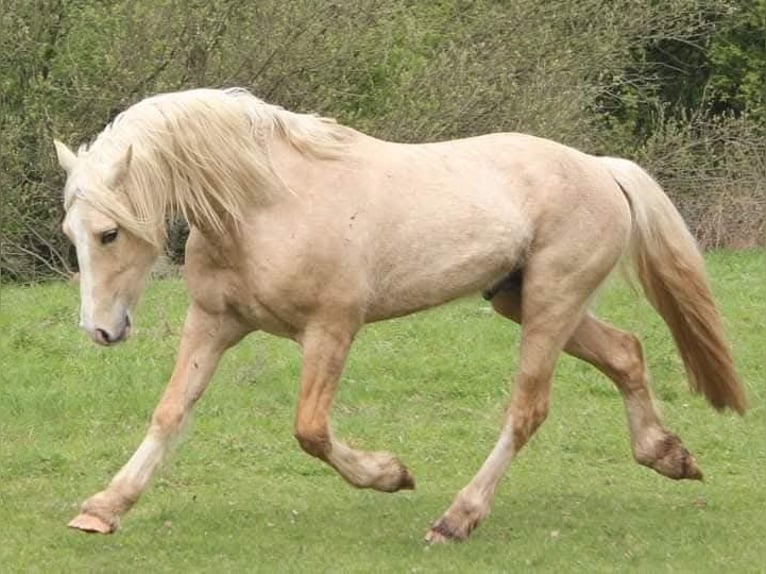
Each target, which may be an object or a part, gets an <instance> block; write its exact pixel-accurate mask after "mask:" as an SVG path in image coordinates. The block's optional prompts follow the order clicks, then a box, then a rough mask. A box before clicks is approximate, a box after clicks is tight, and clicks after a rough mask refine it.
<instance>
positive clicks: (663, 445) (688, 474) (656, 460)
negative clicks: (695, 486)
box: [639, 433, 703, 480]
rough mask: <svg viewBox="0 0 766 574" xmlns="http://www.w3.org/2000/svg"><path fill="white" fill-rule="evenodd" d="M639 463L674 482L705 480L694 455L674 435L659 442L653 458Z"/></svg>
mask: <svg viewBox="0 0 766 574" xmlns="http://www.w3.org/2000/svg"><path fill="white" fill-rule="evenodd" d="M639 462H641V464H645V465H646V466H649V467H650V468H652V469H654V470H655V471H656V472H658V473H660V474H662V475H663V476H667V477H668V478H672V479H673V480H684V479H687V480H703V477H702V471H701V470H700V467H699V466H698V465H697V461H696V460H695V458H694V455H692V454H691V453H690V452H689V451H688V450H687V449H686V447H685V446H684V445H683V443H682V442H681V439H680V438H678V437H677V436H676V435H674V434H672V433H667V434H666V435H665V436H664V437H663V438H662V440H661V441H659V442H658V444H657V446H656V447H655V449H654V453H653V456H652V457H650V458H648V459H646V460H641V459H640V460H639Z"/></svg>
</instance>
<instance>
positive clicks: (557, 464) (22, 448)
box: [0, 251, 766, 573]
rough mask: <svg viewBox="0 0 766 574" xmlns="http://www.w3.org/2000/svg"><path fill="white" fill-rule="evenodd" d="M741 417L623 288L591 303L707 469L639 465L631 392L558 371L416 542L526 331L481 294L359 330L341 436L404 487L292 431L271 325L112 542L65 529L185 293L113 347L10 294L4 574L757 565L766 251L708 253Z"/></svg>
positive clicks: (131, 441)
mask: <svg viewBox="0 0 766 574" xmlns="http://www.w3.org/2000/svg"><path fill="white" fill-rule="evenodd" d="M708 262H709V269H710V274H711V277H712V281H713V284H714V290H715V292H716V295H717V297H718V300H719V301H720V303H721V306H722V309H723V313H724V316H725V321H726V324H727V327H728V332H729V335H730V338H731V340H732V344H733V347H734V353H735V356H736V359H737V362H738V366H739V369H740V371H741V374H742V376H743V378H744V380H745V381H746V384H747V386H748V390H749V398H750V404H751V409H750V412H749V413H748V415H747V417H746V418H744V419H740V418H738V417H735V416H732V415H726V416H721V415H718V414H716V413H715V412H714V411H713V410H712V409H710V408H709V407H708V406H707V405H706V404H705V403H704V402H703V401H702V399H700V398H698V397H693V396H692V395H690V393H689V392H688V391H687V389H686V382H685V380H684V379H683V375H682V368H681V365H680V361H679V359H678V357H677V355H676V354H675V352H674V350H673V348H672V344H671V341H670V338H669V334H668V332H667V330H666V329H665V327H664V325H663V324H662V323H661V321H660V320H659V319H658V317H657V316H656V315H655V314H654V312H653V311H652V310H651V309H650V307H649V306H648V304H647V303H646V302H645V301H644V300H643V298H640V297H636V296H635V295H634V294H633V293H632V292H631V291H630V290H629V289H628V288H627V287H626V286H625V285H624V284H623V283H622V282H621V281H619V280H615V281H614V282H613V283H610V284H609V285H608V286H607V287H606V288H605V289H604V290H603V292H602V294H601V296H600V297H599V300H598V302H597V307H598V309H599V313H600V314H601V315H602V316H604V317H606V318H608V319H609V320H611V321H612V322H613V323H615V324H616V325H619V326H621V327H623V328H626V329H630V330H633V331H635V332H637V333H639V334H640V336H641V338H642V341H643V342H644V346H645V353H646V356H647V358H648V362H649V365H650V369H651V371H652V374H653V379H654V389H655V393H656V396H657V402H658V403H659V404H660V406H661V408H662V411H663V413H664V417H665V420H666V422H667V424H668V426H669V428H671V430H674V431H675V432H677V433H678V434H680V435H681V437H683V439H684V441H685V443H686V445H687V447H688V448H689V449H690V450H691V451H692V452H693V453H694V454H695V455H696V456H697V459H698V461H699V462H700V464H701V467H702V469H703V471H704V472H705V476H706V482H704V483H696V482H695V483H692V482H682V483H677V482H672V481H670V480H667V479H665V478H663V477H660V476H659V475H657V474H655V473H653V472H652V471H650V470H648V469H645V468H643V467H639V466H638V465H636V464H635V463H634V462H632V459H631V456H630V451H629V446H628V438H627V428H626V424H625V417H624V414H623V407H622V402H621V400H620V399H619V397H618V395H617V392H616V391H615V390H614V388H613V387H612V385H611V384H610V383H609V382H608V381H607V380H606V379H605V378H604V377H602V376H601V375H599V374H598V373H597V372H596V371H595V370H593V369H592V368H590V367H588V366H587V365H584V364H581V363H579V362H577V361H575V360H573V359H570V358H568V357H567V358H563V359H562V360H561V361H560V362H559V365H558V369H557V375H556V382H555V384H554V397H553V405H552V411H551V414H550V416H549V418H548V420H547V422H546V423H545V425H544V426H543V428H542V429H541V431H540V432H539V433H538V434H537V435H536V436H535V438H534V439H533V440H532V441H531V443H530V445H529V446H528V447H527V448H526V449H525V450H524V451H523V453H522V454H521V456H520V457H519V458H518V459H517V460H516V462H515V463H514V464H513V465H512V467H511V469H510V471H509V473H508V475H507V477H506V479H505V480H504V482H503V483H502V485H501V487H500V489H499V491H498V493H497V496H496V499H495V503H494V506H493V512H492V514H491V516H490V517H489V519H488V520H487V521H486V522H485V523H484V524H482V526H481V527H480V528H479V529H478V530H477V531H476V532H475V533H474V535H473V537H472V538H471V540H470V541H469V542H467V543H465V544H461V545H454V546H447V547H432V548H431V547H428V546H426V545H424V544H423V542H422V538H423V535H424V534H425V532H426V530H427V527H428V525H429V523H430V522H431V521H432V520H434V519H436V518H437V517H438V516H439V515H440V514H441V512H442V511H443V510H444V509H445V508H446V506H447V505H448V504H449V502H450V501H451V499H452V497H453V495H454V494H455V493H456V491H457V490H458V489H459V488H460V487H462V486H463V485H464V484H465V483H466V482H467V481H468V480H469V479H470V477H471V476H472V475H473V473H474V472H475V471H476V470H477V468H478V466H479V465H480V464H481V461H482V460H483V459H484V457H485V456H486V455H487V454H488V452H489V450H490V449H491V447H492V445H493V444H494V441H495V439H496V437H497V433H498V429H499V423H500V420H501V414H502V410H503V406H504V404H505V401H506V398H507V394H508V383H507V381H508V380H509V378H510V375H511V373H512V372H513V370H514V367H515V364H516V360H517V355H516V347H517V342H518V330H517V328H516V327H515V326H514V325H512V324H511V323H509V322H507V321H505V320H503V319H501V318H499V317H497V316H495V315H494V314H492V313H491V312H490V310H489V307H488V305H487V304H486V303H485V302H484V301H481V300H480V299H469V300H465V301H461V302H458V303H456V304H453V305H450V306H447V307H444V308H441V309H438V310H435V311H431V312H428V313H424V314H420V315H417V316H414V317H410V318H405V319H401V320H396V321H392V322H388V323H383V324H378V325H374V326H371V327H368V328H367V329H366V330H365V331H364V332H363V334H362V335H361V336H360V337H359V340H358V342H357V344H356V346H355V349H354V352H353V354H352V358H351V361H350V364H349V366H348V369H347V372H346V375H345V377H344V381H343V384H342V386H341V391H340V394H339V397H338V400H337V403H336V407H335V411H334V425H335V428H336V429H337V431H338V433H339V435H340V436H342V437H343V438H345V439H348V440H349V441H350V442H352V443H354V444H357V445H359V446H364V447H367V448H371V449H381V450H391V451H394V452H396V453H397V454H398V455H399V456H400V457H401V458H402V460H403V461H405V463H406V464H407V465H408V466H409V468H410V469H411V470H412V472H413V473H414V475H415V479H416V481H417V490H415V491H414V492H407V493H398V494H394V495H386V494H380V493H375V492H369V491H356V490H353V489H352V488H350V487H349V486H347V485H346V484H345V483H344V482H343V481H342V480H341V479H340V478H339V477H338V476H336V475H335V473H334V472H333V471H331V470H330V469H329V468H328V467H326V466H324V465H323V464H321V463H319V462H318V461H315V460H313V459H310V458H309V457H308V456H307V455H305V454H303V452H302V451H301V450H300V448H299V447H298V445H297V443H296V442H295V440H294V438H293V437H292V423H293V409H294V407H295V397H296V394H297V376H298V371H299V361H298V352H297V348H296V347H295V345H294V344H293V343H290V342H286V341H282V340H278V339H275V338H272V337H268V336H265V335H261V334H255V335H253V336H251V337H249V338H248V339H246V340H245V341H244V342H243V343H242V344H240V345H239V346H238V347H237V348H235V349H234V350H233V351H231V352H230V353H229V354H228V355H227V356H226V358H225V360H224V362H223V365H222V367H221V368H220V369H219V371H218V373H217V375H216V378H215V380H214V382H213V384H212V385H211V387H210V389H209V391H208V393H207V395H206V396H205V397H204V399H203V400H202V401H201V403H200V405H199V407H198V409H197V411H196V415H195V420H194V423H193V425H192V429H191V430H190V432H189V433H188V436H187V437H186V439H185V441H184V443H183V445H182V446H181V448H180V449H179V451H178V452H177V453H176V455H175V457H174V458H173V459H172V461H171V462H170V464H169V465H168V466H167V467H166V468H165V469H163V471H162V472H161V474H160V476H159V478H158V479H157V480H155V481H154V483H153V485H152V486H151V488H150V489H149V490H148V491H147V493H146V495H145V496H144V498H143V499H142V500H141V501H140V502H139V503H138V505H137V506H136V507H135V508H134V510H133V511H132V512H131V513H130V514H129V515H128V516H127V517H126V519H125V520H124V521H123V526H122V529H121V530H120V531H119V532H118V533H117V534H116V535H113V536H111V537H98V536H88V535H84V534H81V533H77V532H74V531H70V530H68V529H67V528H65V526H64V525H65V524H66V522H67V521H68V520H69V519H70V518H72V517H73V516H74V514H75V513H76V510H77V508H78V506H79V503H80V502H81V501H82V500H83V499H84V498H86V497H87V496H89V495H91V494H93V493H94V492H95V491H96V490H99V489H101V488H102V487H103V486H104V485H105V484H106V482H107V481H108V480H109V479H110V477H111V476H112V474H113V473H114V472H115V471H116V470H117V469H118V468H119V467H120V466H121V465H122V464H123V463H124V462H125V461H126V460H127V458H128V457H129V455H130V454H131V453H132V452H133V450H134V449H135V447H136V446H137V445H138V443H139V442H140V440H141V438H142V437H143V434H144V431H145V429H146V425H147V421H148V418H149V416H150V414H151V411H152V408H153V406H154V403H155V402H156V400H157V398H158V396H159V394H160V392H161V390H162V388H163V386H164V384H165V382H166V380H167V378H168V376H169V374H170V371H171V368H172V364H173V360H174V355H175V349H176V345H177V342H178V336H179V331H180V325H181V322H182V319H183V314H184V309H185V305H186V294H185V291H184V288H183V285H182V284H181V283H180V282H178V281H175V280H166V281H159V282H156V283H154V284H153V285H152V286H151V287H150V288H149V290H148V291H147V293H146V295H145V296H144V300H143V303H142V305H141V308H140V309H139V312H138V315H137V323H138V330H137V332H136V333H135V336H134V337H133V338H132V339H131V341H129V342H128V343H127V344H125V345H123V346H120V347H119V348H117V349H102V348H97V347H96V346H95V345H93V344H91V343H90V342H89V341H87V340H86V337H85V336H84V335H83V334H82V333H80V332H78V331H77V329H76V323H77V306H78V294H77V290H76V288H75V287H73V286H71V285H66V284H51V285H43V286H36V287H29V288H26V287H25V288H21V287H19V288H16V287H6V286H4V287H3V289H2V294H1V296H0V310H1V315H0V316H1V319H0V571H3V572H5V571H9V572H12V571H30V572H64V571H66V572H73V571H80V572H83V571H100V570H104V571H111V572H134V571H144V572H175V571H185V572H219V573H220V572H243V571H280V572H282V571H284V572H288V571H296V572H298V571H303V572H322V571H327V572H330V571H332V572H352V571H359V572H389V571H390V572H501V571H511V570H513V571H529V570H534V571H539V572H613V571H636V572H721V571H726V572H766V542H765V540H766V538H765V537H764V532H766V413H765V411H764V399H765V396H764V395H765V392H764V391H765V384H764V382H765V379H766V376H765V372H764V361H765V358H764V349H765V348H766V347H765V346H764V336H765V334H766V328H764V327H765V323H766V309H765V304H766V289H765V287H766V280H765V277H764V253H763V251H749V252H739V253H714V254H711V255H709V256H708Z"/></svg>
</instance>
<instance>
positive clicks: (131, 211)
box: [65, 88, 355, 247]
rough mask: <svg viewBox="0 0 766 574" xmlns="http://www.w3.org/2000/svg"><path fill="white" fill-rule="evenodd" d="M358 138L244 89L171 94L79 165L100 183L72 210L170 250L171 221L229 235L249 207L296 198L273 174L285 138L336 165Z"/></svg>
mask: <svg viewBox="0 0 766 574" xmlns="http://www.w3.org/2000/svg"><path fill="white" fill-rule="evenodd" d="M354 133H355V132H354V131H353V130H351V129H350V128H347V127H344V126H342V125H340V124H337V123H335V121H334V120H332V119H328V118H322V117H318V116H314V115H307V114H297V113H293V112H290V111H287V110H285V109H283V108H281V107H279V106H275V105H271V104H267V103H265V102H263V101H262V100H260V99H258V98H256V97H255V96H253V95H252V94H251V93H250V92H248V91H247V90H245V89H241V88H233V89H228V90H213V89H198V90H190V91H185V92H175V93H168V94H161V95H158V96H154V97H151V98H147V99H145V100H143V101H141V102H139V103H137V104H135V105H134V106H132V107H130V108H128V109H127V110H126V111H124V112H123V113H122V114H120V115H119V116H117V118H116V119H115V120H114V121H113V122H112V123H111V124H110V125H109V126H107V128H106V129H105V130H104V131H103V132H102V133H101V134H100V135H99V136H98V137H97V138H96V139H95V140H94V141H93V143H92V144H90V145H89V146H83V147H81V148H80V150H79V152H78V158H79V159H80V161H78V164H79V165H81V166H83V167H82V169H83V170H84V171H86V172H87V174H89V175H92V176H93V177H88V185H87V186H82V187H80V188H77V189H75V190H69V191H68V195H67V197H66V198H65V204H66V205H67V206H68V205H69V204H71V202H72V201H73V199H74V197H75V196H77V197H80V198H82V199H84V200H85V201H88V202H89V203H91V204H92V205H93V206H94V207H96V208H97V209H98V210H99V211H102V212H104V213H105V214H107V215H109V216H111V217H112V218H114V219H115V220H116V221H117V222H118V223H119V224H121V225H123V226H125V227H126V228H127V229H128V230H129V231H131V232H132V233H134V234H136V235H138V236H139V237H141V238H142V239H145V240H146V241H148V242H149V243H151V244H153V245H155V246H157V247H160V246H161V245H162V244H163V243H164V241H165V238H166V225H165V223H166V221H167V219H168V218H169V217H170V216H173V215H182V216H183V217H184V218H186V219H187V221H189V222H190V223H193V224H194V225H196V226H199V227H202V228H210V229H212V230H214V231H216V232H221V231H223V230H224V229H225V222H226V221H232V220H233V221H235V222H237V221H240V220H241V219H242V216H243V207H244V205H246V204H248V203H256V204H258V203H260V204H264V203H268V202H269V201H272V200H273V199H274V198H275V196H276V195H278V194H280V193H285V192H289V190H287V188H286V186H285V185H284V184H283V183H282V182H281V180H280V178H279V175H278V174H276V173H275V172H274V169H273V167H272V165H271V161H270V153H269V152H270V145H271V142H272V141H273V140H274V139H275V138H281V139H283V140H284V141H287V142H289V143H290V145H291V146H292V147H294V148H295V149H296V150H298V151H299V152H301V153H303V154H306V155H309V156H313V157H316V158H332V157H336V156H337V155H339V154H340V153H342V151H343V149H344V148H345V147H346V146H347V145H348V142H349V140H350V138H351V136H352V134H354ZM129 149H130V150H131V151H130V152H128V150H129ZM126 154H129V156H130V159H129V161H130V163H129V169H128V170H127V171H126V172H125V174H124V177H122V178H121V179H120V180H119V181H118V182H116V185H114V186H110V185H107V181H108V180H107V178H108V170H109V169H110V168H111V166H113V165H114V164H115V162H117V161H119V158H121V157H126ZM105 170H106V171H105Z"/></svg>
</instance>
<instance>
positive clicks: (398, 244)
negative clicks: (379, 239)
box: [366, 215, 529, 321]
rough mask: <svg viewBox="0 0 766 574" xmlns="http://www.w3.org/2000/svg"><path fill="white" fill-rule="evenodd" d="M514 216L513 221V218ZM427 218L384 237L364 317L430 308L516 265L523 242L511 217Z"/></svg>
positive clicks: (486, 283) (523, 236)
mask: <svg viewBox="0 0 766 574" xmlns="http://www.w3.org/2000/svg"><path fill="white" fill-rule="evenodd" d="M514 220H515V221H514ZM437 223H438V222H434V221H431V222H430V223H429V224H424V223H423V222H421V224H420V225H416V226H415V227H416V228H417V232H412V230H399V233H393V234H392V235H390V236H389V241H388V244H387V246H386V247H387V249H386V250H385V251H386V253H385V255H386V256H385V257H383V258H382V261H380V262H379V265H378V269H377V273H376V281H375V282H374V285H373V289H372V293H373V295H372V299H371V301H370V303H369V305H368V309H367V313H366V318H367V321H378V320H381V319H386V318H389V317H396V316H401V315H406V314H409V313H413V312H415V311H418V310H421V309H426V308H428V307H434V306H437V305H440V304H442V303H445V302H447V301H450V300H452V299H456V298H458V297H462V296H464V295H468V294H470V293H476V292H478V291H480V290H482V289H486V288H488V287H489V286H491V285H492V284H494V283H496V282H497V281H498V280H500V279H501V278H502V277H504V276H505V275H507V274H508V273H509V272H511V271H513V270H514V269H516V268H517V267H518V265H519V264H520V262H521V260H522V259H523V256H524V253H525V252H526V248H527V245H528V239H529V234H528V233H527V229H526V226H525V225H524V224H522V223H521V222H520V221H519V220H518V219H517V218H506V219H498V218H496V217H487V216H486V215H485V216H483V217H469V218H466V217H463V218H462V219H460V218H458V219H452V220H450V221H448V222H445V223H444V225H437Z"/></svg>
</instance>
